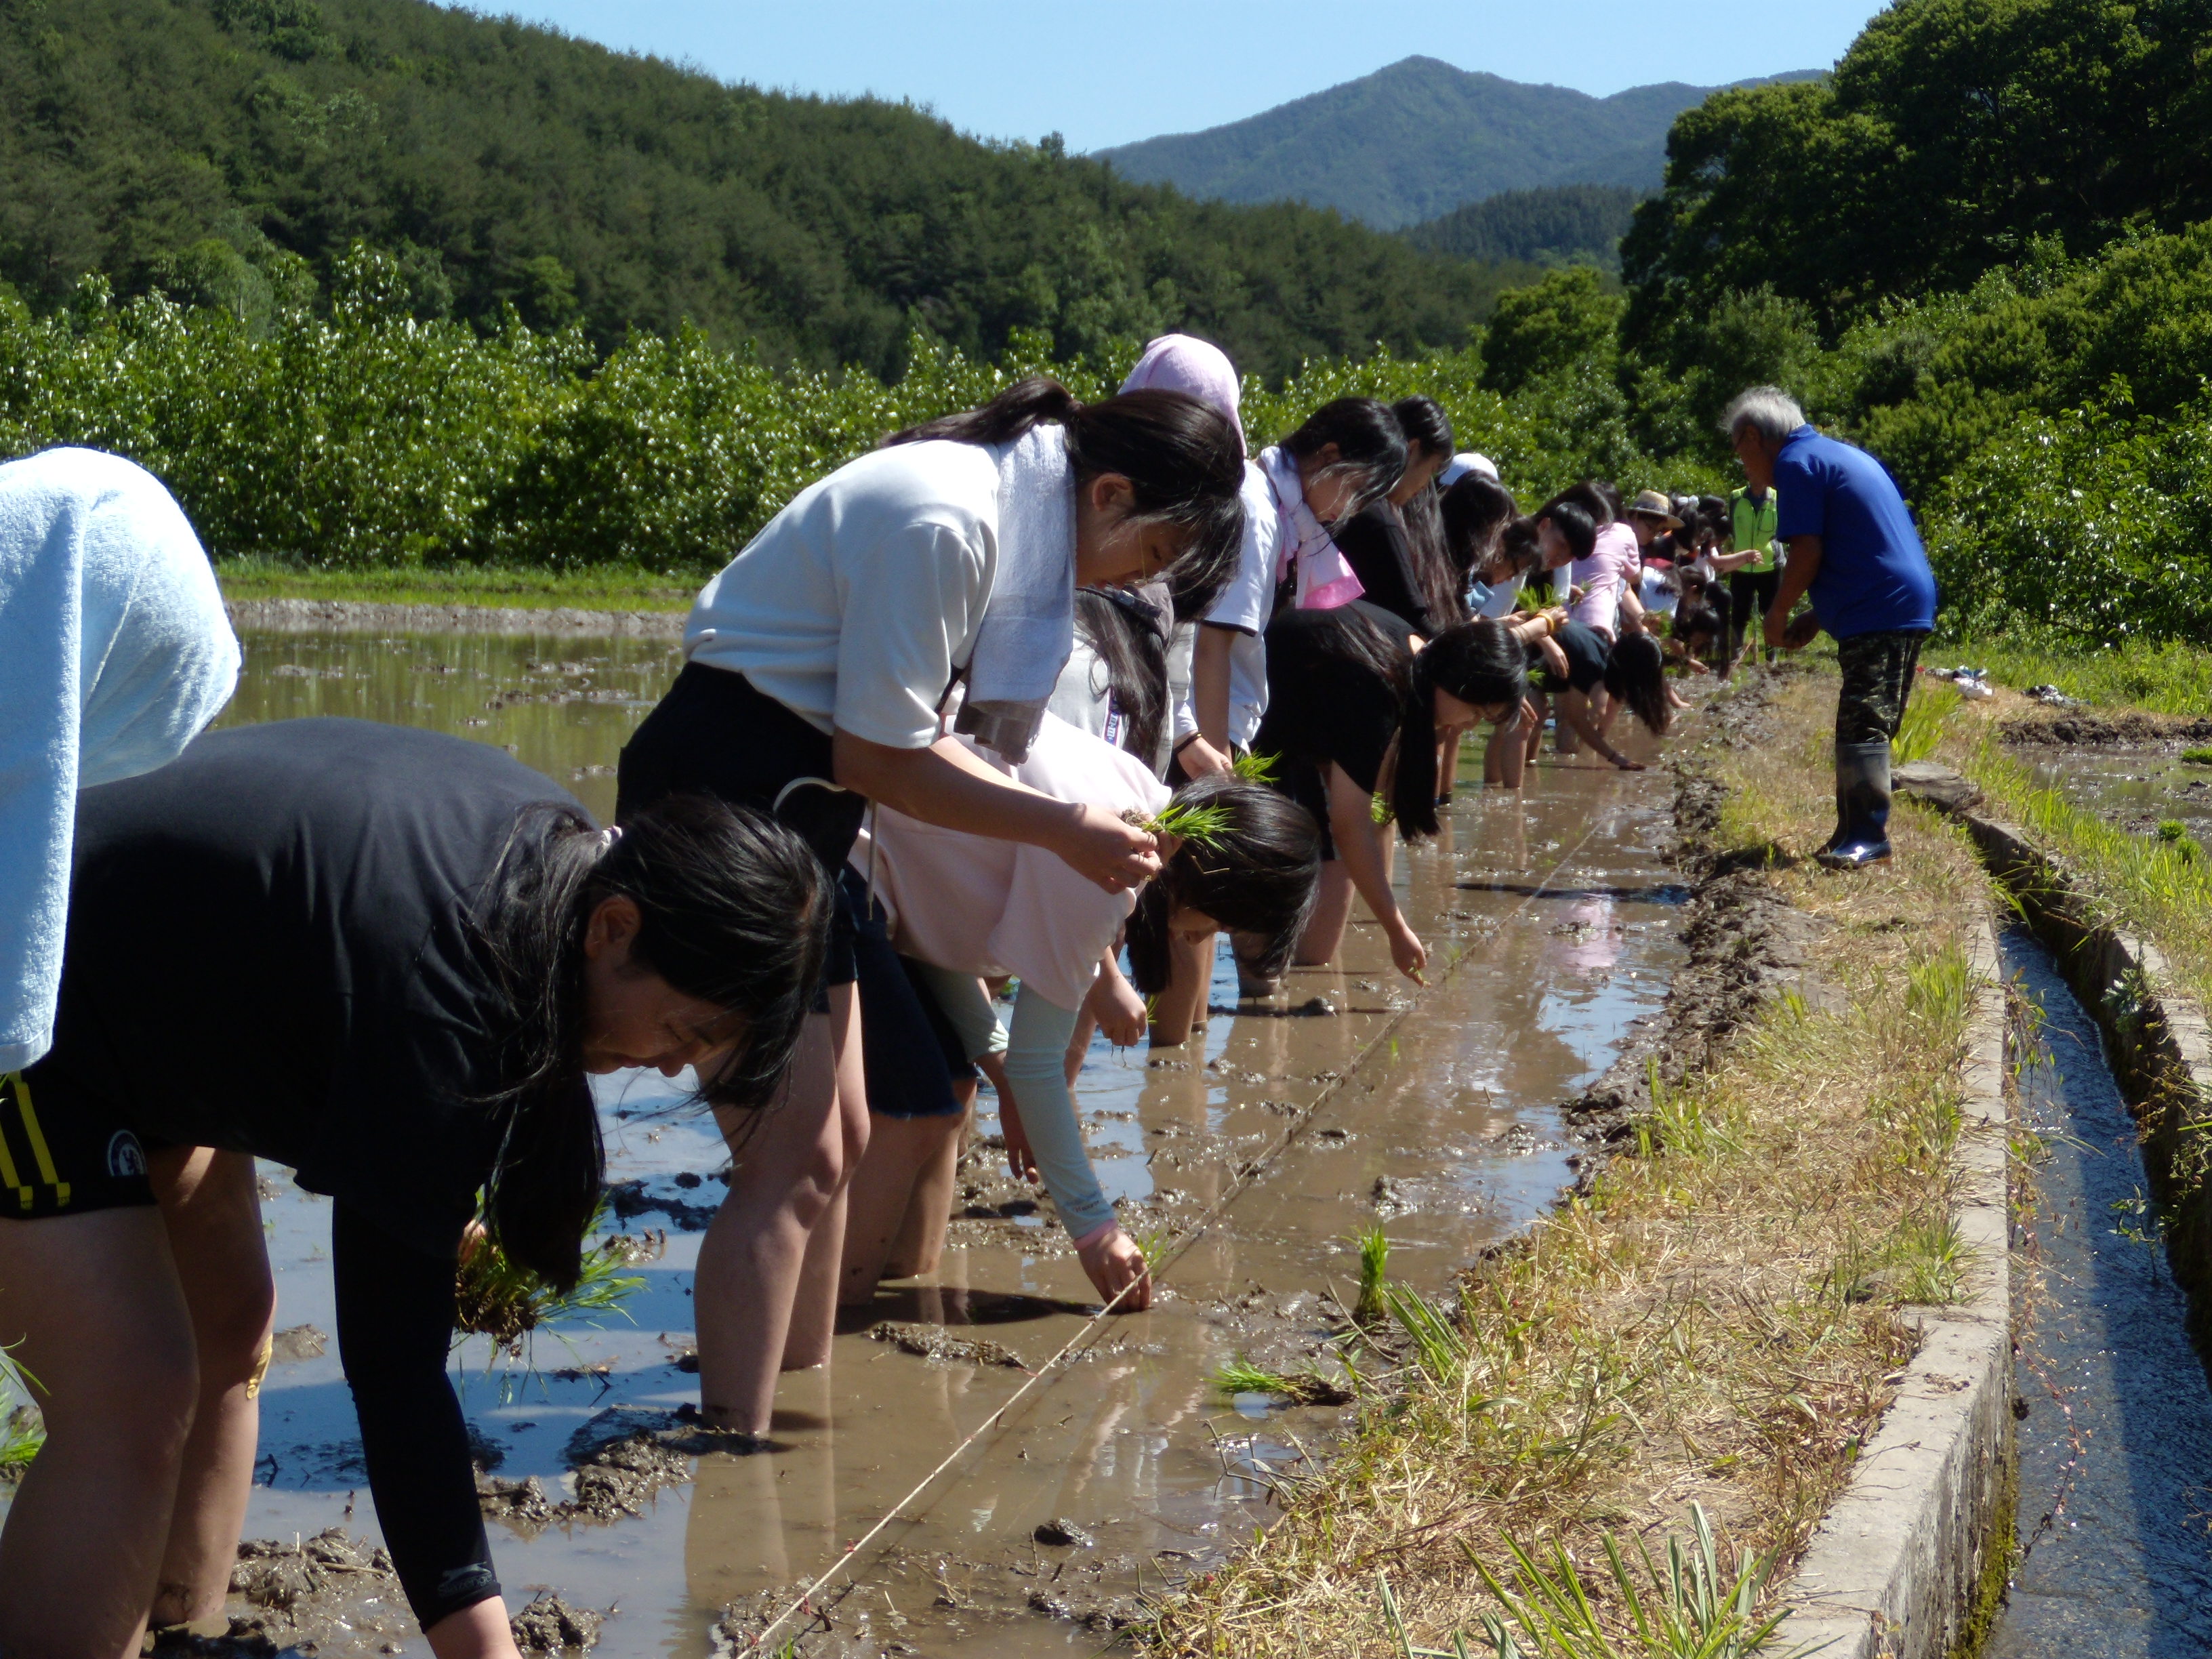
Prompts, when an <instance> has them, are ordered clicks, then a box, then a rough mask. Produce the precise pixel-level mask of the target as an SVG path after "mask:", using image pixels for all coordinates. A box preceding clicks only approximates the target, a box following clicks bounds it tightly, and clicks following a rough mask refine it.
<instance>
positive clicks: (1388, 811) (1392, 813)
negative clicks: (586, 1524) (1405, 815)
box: [1367, 794, 1398, 829]
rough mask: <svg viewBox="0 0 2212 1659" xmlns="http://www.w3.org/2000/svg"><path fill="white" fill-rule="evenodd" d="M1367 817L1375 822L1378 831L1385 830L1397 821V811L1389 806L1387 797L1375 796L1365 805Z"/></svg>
mask: <svg viewBox="0 0 2212 1659" xmlns="http://www.w3.org/2000/svg"><path fill="white" fill-rule="evenodd" d="M1367 816H1368V817H1370V818H1372V819H1373V820H1374V821H1375V827H1376V829H1389V827H1390V826H1391V825H1392V824H1394V823H1396V822H1397V821H1398V809H1397V808H1396V807H1395V806H1393V805H1390V798H1389V796H1388V795H1379V794H1378V795H1377V796H1376V797H1375V799H1372V800H1370V801H1369V802H1368V803H1367Z"/></svg>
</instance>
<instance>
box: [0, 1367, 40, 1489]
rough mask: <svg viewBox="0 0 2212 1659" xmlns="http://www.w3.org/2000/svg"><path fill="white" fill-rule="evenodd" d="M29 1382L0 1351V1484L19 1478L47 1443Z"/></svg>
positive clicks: (20, 1370)
mask: <svg viewBox="0 0 2212 1659" xmlns="http://www.w3.org/2000/svg"><path fill="white" fill-rule="evenodd" d="M31 1382H32V1379H31V1378H30V1377H28V1376H27V1375H26V1374H25V1373H24V1370H23V1368H22V1367H21V1365H19V1364H16V1363H15V1355H14V1354H12V1353H10V1352H9V1351H8V1350H7V1349H5V1348H0V1412H4V1413H6V1415H5V1416H4V1417H0V1481H7V1482H12V1481H15V1480H19V1479H21V1476H22V1473H23V1471H24V1470H25V1469H27V1468H29V1467H30V1464H31V1460H32V1459H33V1458H34V1457H36V1456H37V1455H39V1448H40V1447H41V1446H43V1445H45V1444H46V1419H45V1418H44V1417H43V1416H42V1415H41V1414H40V1411H39V1407H38V1404H37V1402H36V1401H33V1399H32V1398H31Z"/></svg>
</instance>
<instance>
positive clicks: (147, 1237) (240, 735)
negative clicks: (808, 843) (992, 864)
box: [0, 720, 829, 1659]
mask: <svg viewBox="0 0 2212 1659" xmlns="http://www.w3.org/2000/svg"><path fill="white" fill-rule="evenodd" d="M76 854H77V856H76V875H75V881H74V887H73V890H72V893H71V915H70V935H69V945H68V951H67V955H66V957H65V959H64V966H63V970H62V984H61V1000H60V1005H59V1016H58V1021H57V1024H56V1028H55V1035H54V1044H53V1048H52V1052H50V1053H49V1054H47V1055H46V1058H45V1059H44V1060H41V1061H40V1063H39V1064H37V1065H35V1066H31V1067H30V1068H29V1069H28V1070H27V1071H25V1072H23V1073H21V1075H19V1076H10V1077H9V1078H8V1079H5V1080H4V1081H0V1142H4V1145H5V1147H6V1150H7V1152H8V1155H9V1158H11V1159H12V1160H14V1164H15V1174H16V1176H18V1177H19V1178H20V1180H21V1185H20V1186H19V1187H18V1188H16V1190H15V1193H13V1194H9V1198H10V1202H9V1204H8V1205H7V1206H5V1207H4V1209H0V1215H5V1216H6V1217H8V1219H6V1220H0V1296H4V1297H5V1305H6V1308H7V1310H8V1320H7V1332H8V1335H9V1346H10V1348H11V1350H12V1352H13V1354H14V1357H15V1359H16V1361H17V1363H19V1364H21V1366H22V1368H23V1370H25V1372H26V1373H27V1374H28V1375H30V1376H33V1377H36V1378H37V1379H38V1389H39V1394H40V1404H41V1405H42V1407H44V1409H45V1412H46V1433H47V1438H46V1447H45V1449H43V1450H42V1451H41V1452H40V1454H39V1456H38V1458H37V1459H36V1461H35V1462H33V1463H32V1465H31V1467H30V1468H29V1470H28V1471H27V1474H25V1476H24V1478H23V1482H22V1485H21V1486H20V1487H19V1488H18V1489H17V1491H16V1494H15V1501H14V1504H13V1505H12V1506H11V1507H10V1509H9V1514H8V1521H7V1530H6V1534H5V1537H4V1539H0V1650H5V1651H7V1652H9V1653H11V1654H18V1653H20V1654H41V1655H45V1654H54V1655H61V1654H70V1655H86V1656H94V1655H98V1656H120V1655H125V1654H135V1653H136V1652H137V1650H138V1642H139V1633H140V1632H141V1631H142V1630H143V1628H144V1627H145V1625H146V1622H147V1620H148V1616H149V1613H150V1614H151V1616H152V1618H153V1620H154V1621H155V1623H156V1624H160V1625H170V1624H178V1623H183V1622H185V1621H190V1620H205V1619H210V1618H213V1617H216V1616H217V1615H219V1614H220V1613H222V1606H223V1598H224V1595H225V1592H226V1590H227V1589H228V1585H229V1583H230V1571H231V1567H232V1565H233V1564H234V1562H235V1561H236V1559H237V1555H238V1538H239V1529H240V1525H241V1523H242V1522H243V1520H244V1518H245V1515H246V1498H247V1495H248V1493H249V1492H251V1490H252V1480H253V1464H254V1454H255V1438H256V1433H257V1429H258V1405H257V1403H256V1395H258V1391H259V1389H260V1384H261V1380H262V1377H263V1376H264V1374H265V1372H266V1371H267V1369H268V1365H269V1356H270V1347H269V1340H270V1339H269V1333H270V1324H271V1319H272V1315H273V1312H274V1310H275V1305H276V1293H275V1290H274V1286H273V1285H272V1282H271V1279H270V1271H269V1257H268V1252H267V1249H266V1247H265V1245H264V1241H263V1237H262V1231H261V1211H260V1204H259V1200H258V1197H257V1196H256V1192H255V1181H254V1163H253V1161H254V1159H255V1158H268V1159H270V1160H271V1161H272V1162H276V1163H280V1164H288V1165H289V1166H291V1167H292V1168H293V1169H294V1170H296V1171H297V1172H298V1174H297V1179H298V1181H299V1183H300V1185H301V1186H302V1187H304V1188H307V1190H308V1191H310V1192H314V1193H321V1194H326V1195H328V1196H329V1197H331V1199H333V1200H335V1203H334V1205H333V1207H332V1212H331V1258H332V1259H331V1269H332V1273H333V1277H334V1279H335V1283H336V1288H337V1337H338V1351H339V1354H340V1356H341V1358H343V1361H344V1364H345V1373H346V1380H347V1381H348V1383H349V1384H350V1385H351V1386H352V1389H353V1395H354V1403H355V1406H356V1408H357V1410H358V1411H359V1413H360V1416H361V1438H362V1455H363V1459H364V1462H366V1464H367V1467H368V1486H369V1491H370V1494H371V1496H372V1497H373V1498H374V1501H375V1504H376V1515H377V1521H378V1523H379V1525H380V1527H381V1528H382V1529H383V1532H384V1537H385V1541H386V1544H387V1545H388V1547H390V1549H391V1552H392V1561H393V1563H394V1565H396V1566H397V1567H398V1572H399V1581H400V1583H401V1585H402V1587H403V1588H404V1590H405V1592H406V1595H407V1599H408V1601H409V1603H410V1606H411V1607H413V1609H414V1612H415V1616H416V1619H417V1620H419V1621H420V1622H421V1624H422V1628H423V1630H424V1631H425V1632H427V1633H428V1637H429V1639H430V1646H431V1650H432V1651H433V1652H434V1653H435V1654H436V1655H438V1656H439V1659H479V1656H489V1659H507V1656H513V1654H514V1651H515V1649H514V1644H513V1638H512V1637H511V1636H510V1634H509V1632H508V1628H507V1609H506V1607H505V1606H504V1605H503V1604H502V1602H501V1599H500V1587H499V1583H498V1580H497V1579H496V1578H495V1577H494V1575H493V1571H492V1565H491V1556H490V1552H489V1549H488V1548H487V1547H486V1545H485V1542H484V1528H483V1517H482V1516H481V1515H480V1514H479V1512H478V1510H477V1493H476V1477H475V1473H474V1470H473V1468H471V1462H470V1456H469V1440H468V1432H467V1429H466V1425H465V1424H464V1422H463V1420H462V1417H461V1409H460V1405H459V1401H457V1400H456V1399H455V1398H454V1395H453V1384H452V1383H451V1382H450V1381H449V1380H448V1379H447V1373H446V1359H447V1350H448V1348H449V1346H450V1345H451V1343H452V1340H453V1302H454V1270H455V1266H456V1260H457V1257H458V1255H459V1251H460V1250H461V1249H462V1246H463V1238H464V1235H465V1233H466V1232H467V1231H468V1230H469V1228H470V1225H471V1222H472V1221H475V1220H477V1219H478V1218H481V1220H482V1223H483V1229H484V1232H485V1235H487V1236H488V1237H489V1238H490V1239H491V1240H492V1241H493V1242H495V1243H497V1244H498V1245H499V1246H500V1248H501V1249H503V1250H504V1251H505V1252H506V1253H507V1255H508V1256H509V1257H510V1258H511V1259H513V1261H516V1262H517V1263H519V1264H520V1265H521V1266H522V1267H527V1268H529V1269H530V1270H532V1272H534V1273H537V1274H538V1276H539V1277H540V1278H542V1279H544V1280H546V1281H547V1282H548V1283H550V1284H551V1285H556V1286H567V1285H574V1283H575V1282H576V1277H577V1273H578V1271H579V1269H580V1265H581V1249H582V1243H583V1237H584V1233H585V1231H586V1228H587V1227H588V1226H589V1225H590V1224H591V1220H592V1215H593V1213H594V1212H595V1211H596V1210H597V1208H598V1206H599V1196H600V1186H601V1181H602V1176H603V1171H604V1167H605V1165H604V1159H603V1155H602V1151H601V1147H600V1143H599V1119H598V1116H597V1114H596V1112H595V1110H594V1108H593V1105H592V1094H591V1091H590V1089H589V1087H588V1086H587V1085H586V1081H585V1075H586V1073H605V1072H612V1071H616V1070H617V1069H620V1068H623V1067H626V1066H654V1067H657V1068H658V1069H659V1070H660V1071H662V1072H664V1073H667V1074H669V1075H671V1076H673V1075H675V1074H676V1073H678V1072H679V1071H681V1070H682V1069H683V1068H684V1066H695V1067H696V1069H697V1073H698V1075H699V1077H700V1078H701V1079H702V1084H701V1089H702V1095H703V1097H704V1098H705V1099H706V1100H707V1101H708V1102H709V1103H712V1104H713V1105H714V1106H715V1107H716V1108H717V1109H719V1110H720V1111H722V1112H724V1113H725V1114H731V1113H738V1114H744V1113H750V1112H751V1111H752V1110H754V1109H756V1108H758V1107H760V1106H762V1105H763V1104H765V1103H766V1102H767V1100H768V1099H769V1095H770V1093H771V1092H772V1091H773V1090H774V1088H775V1082H776V1079H777V1078H778V1077H779V1076H780V1075H781V1073H782V1071H783V1068H784V1065H785V1062H786V1060H787V1058H788V1056H789V1055H790V1053H791V1050H792V1047H793V1043H794V1042H796V1041H797V1038H798V1036H799V1029H800V1026H801V1023H802V1021H803V1018H804V1017H805V1012H806V1006H807V1002H808V1000H809V997H810V994H811V987H812V985H813V984H814V982H815V981H816V978H817V975H818V974H819V972H820V969H821V963H822V956H823V948H824V942H825V940H826V938H827V936H828V933H829V892H828V887H827V884H826V883H825V882H824V881H823V878H822V875H821V872H820V869H819V867H818V866H817V864H816V862H815V860H814V859H813V857H812V856H811V854H809V852H808V851H807V848H806V847H805V843H804V842H801V841H799V839H798V837H796V836H793V835H791V834H789V833H788V832H787V831H785V830H783V829H780V828H778V827H777V826H776V825H775V823H771V822H769V820H767V819H766V818H763V817H758V816H757V815H754V814H751V813H748V812H744V811H738V810H734V809H732V808H731V807H728V806H726V805H722V804H720V802H715V801H709V800H705V799H699V798H696V797H690V798H684V799H671V800H667V801H665V802H664V803H663V804H662V805H660V806H659V807H658V808H655V809H653V810H652V811H644V812H641V813H639V814H638V815H637V816H636V817H635V818H634V819H633V820H632V822H631V823H629V826H628V827H627V829H625V830H624V831H623V833H622V834H620V835H619V836H615V835H613V834H611V832H609V833H603V832H601V831H599V830H598V829H594V828H593V827H592V823H591V821H590V819H589V818H587V817H586V816H585V815H584V812H583V810H582V809H581V808H580V806H578V805H576V803H575V802H574V800H573V799H571V798H570V797H569V796H568V794H567V793H564V792H563V791H562V790H561V789H559V788H558V787H556V786H555V785H554V784H552V783H551V782H550V781H547V780H546V779H544V778H542V777H540V776H538V774H536V773H535V772H532V771H531V770H529V769H527V768H526V767H524V766H522V765H521V764H520V763H517V762H516V761H514V760H513V759H511V758H509V757H507V755H505V754H502V753H501V751H500V750H496V749H493V748H490V747H489V746H487V745H485V744H476V743H469V742H465V741H463V740H461V739H459V738H448V737H442V736H439V735H436V734H434V733H430V732H417V731H410V730H407V729H405V728H403V727H399V726H376V725H370V724H368V723H366V722H362V721H355V720H290V721H283V722H280V723H277V724H274V725H267V726H242V727H239V728H236V729H234V730H231V731H225V732H216V733H214V734H213V735H211V736H208V737H204V738H200V739H199V740H198V741H197V742H196V743H194V744H192V745H191V747H190V748H189V749H187V750H185V753H184V755H183V757H181V758H179V760H177V761H176V762H175V763H173V764H172V765H170V766H168V767H167V768H165V769H162V770H161V771H158V772H154V773H150V774H149V775H146V776H144V777H141V778H137V779H133V780H131V781H127V782H121V783H112V784H108V785H106V786H104V787H100V788H97V789H89V790H87V791H86V792H85V793H84V794H83V796H82V799H81V801H80V803H79V810H78V818H77V842H76ZM17 1198H20V1200H21V1202H20V1204H19V1203H17V1202H16V1201H15V1200H16V1199H17Z"/></svg>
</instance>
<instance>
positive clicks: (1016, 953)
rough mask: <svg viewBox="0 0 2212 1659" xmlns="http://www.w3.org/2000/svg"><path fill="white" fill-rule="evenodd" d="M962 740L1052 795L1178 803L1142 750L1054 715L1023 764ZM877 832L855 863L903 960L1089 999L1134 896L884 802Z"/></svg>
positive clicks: (1058, 1000) (1034, 852)
mask: <svg viewBox="0 0 2212 1659" xmlns="http://www.w3.org/2000/svg"><path fill="white" fill-rule="evenodd" d="M958 741H959V742H962V743H964V744H968V747H969V750H970V751H971V752H972V753H974V754H975V756H976V757H977V758H978V759H980V760H982V761H983V762H985V763H987V764H989V765H991V766H993V767H994V768H995V769H997V770H999V771H1000V772H1002V773H1005V774H1006V775H1009V776H1011V777H1012V778H1013V779H1014V780H1015V781H1017V782H1019V783H1024V784H1027V785H1028V786H1029V787H1030V788H1032V789H1035V790H1036V791H1037V792H1038V793H1041V794H1046V795H1049V796H1051V797H1052V798H1053V799H1054V800H1066V801H1081V802H1083V803H1085V804H1086V805H1093V806H1103V807H1104V808H1105V809H1106V810H1107V811H1111V812H1121V811H1129V810H1132V809H1133V810H1134V811H1139V812H1143V813H1145V814H1146V815H1147V816H1148V817H1149V816H1150V815H1152V813H1155V812H1158V811H1159V810H1160V808H1161V807H1163V806H1164V805H1166V804H1167V801H1168V796H1169V791H1168V788H1167V786H1166V785H1164V784H1163V783H1162V782H1161V781H1159V780H1158V778H1156V777H1154V776H1153V775H1152V774H1151V773H1150V772H1148V771H1147V770H1146V769H1145V763H1143V762H1142V761H1140V760H1139V759H1138V758H1137V757H1135V756H1134V755H1132V754H1129V753H1127V751H1126V750H1120V749H1116V748H1115V747H1114V745H1113V744H1109V743H1108V742H1106V741H1105V740H1104V739H1103V738H1097V737H1093V736H1092V735H1091V733H1090V732H1083V731H1079V730H1077V729H1076V728H1075V727H1074V726H1070V725H1068V724H1067V723H1066V721H1065V720H1060V719H1059V718H1057V717H1056V716H1054V715H1053V714H1046V715H1045V717H1044V720H1043V723H1042V726H1040V728H1039V729H1038V732H1037V735H1036V743H1035V744H1032V745H1031V747H1030V755H1029V758H1028V759H1027V760H1025V761H1024V762H1023V763H1021V764H1020V765H1019V766H1015V767H1009V766H1007V765H1006V763H1005V762H1004V761H1002V760H1001V759H1000V757H998V756H997V755H996V754H994V752H992V751H991V750H987V749H979V748H977V747H976V746H975V744H973V743H971V742H969V739H967V738H959V739H958ZM871 826H872V828H871V834H870V836H866V837H864V838H863V839H862V840H861V842H860V844H859V845H858V846H856V847H855V848H854V849H853V855H852V865H853V867H854V869H855V870H858V871H859V872H860V873H861V874H862V875H863V876H866V877H869V878H872V882H873V884H874V890H875V892H876V895H877V896H878V898H879V899H881V900H882V901H883V903H884V908H886V910H888V911H889V913H890V934H891V942H892V943H893V944H894V945H896V946H897V948H898V950H899V951H900V952H901V953H902V954H903V955H906V956H910V957H918V958H919V959H920V960H921V961H923V962H930V963H936V964H937V965H938V966H939V967H940V968H950V969H952V970H953V971H954V972H956V973H961V974H975V975H979V976H981V977H983V978H995V977H997V976H998V975H1001V974H1012V975H1014V976H1016V977H1017V978H1018V979H1019V980H1020V981H1022V983H1023V984H1024V986H1028V987H1033V988H1034V989H1035V990H1036V993H1037V994H1038V995H1040V996H1042V997H1043V998H1044V999H1045V1000H1046V1001H1048V1002H1050V1003H1053V1004H1054V1005H1055V1006H1059V1007H1061V1008H1074V1007H1078V1006H1080V1005H1081V1003H1082V1001H1083V999H1084V998H1085V996H1086V995H1088V994H1090V990H1091V981H1092V980H1093V979H1095V978H1097V973H1098V962H1099V958H1101V957H1103V956H1104V955H1105V954H1106V952H1107V951H1109V949H1111V948H1112V946H1113V944H1114V936H1115V933H1118V932H1119V931H1120V929H1121V924H1122V922H1123V921H1126V920H1127V918H1128V915H1129V912H1130V911H1131V910H1132V909H1133V908H1135V905H1136V897H1135V896H1134V895H1133V894H1131V893H1109V892H1107V891H1105V890H1103V889H1102V888H1100V887H1098V886H1097V885H1095V884H1092V883H1091V882H1090V881H1089V880H1087V879H1085V878H1084V877H1082V876H1079V875H1078V874H1076V872H1074V871H1073V870H1072V869H1071V868H1069V867H1068V866H1067V865H1066V863H1065V862H1063V861H1062V860H1060V858H1059V857H1058V856H1057V855H1055V854H1051V853H1048V852H1046V851H1045V850H1044V849H1043V848H1040V847H1030V846H1025V845H1023V844H1021V843H1019V842H1011V841H997V840H994V839H993V838H992V837H990V836H976V835H970V834H969V833H967V832H966V831H965V830H960V829H941V828H939V826H937V825H936V824H933V823H922V822H921V820H920V819H918V818H910V817H907V816H906V815H905V814H904V813H902V812H897V811H892V810H891V809H890V807H888V806H885V805H882V804H881V803H880V802H879V803H878V804H877V805H876V807H875V808H874V811H873V813H872V818H871ZM871 854H873V857H872V858H871V856H870V855H871Z"/></svg>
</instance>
